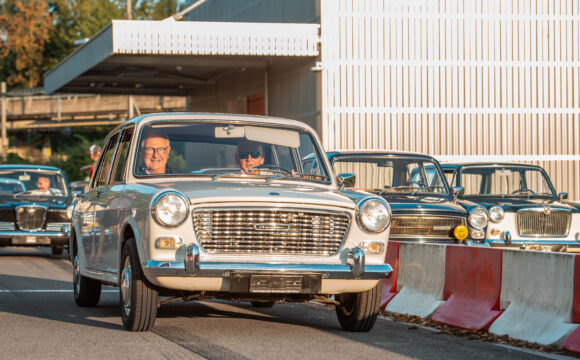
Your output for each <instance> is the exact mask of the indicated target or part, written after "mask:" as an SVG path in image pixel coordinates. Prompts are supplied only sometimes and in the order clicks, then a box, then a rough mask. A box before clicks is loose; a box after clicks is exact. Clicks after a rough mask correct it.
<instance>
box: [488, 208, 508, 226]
mask: <svg viewBox="0 0 580 360" xmlns="http://www.w3.org/2000/svg"><path fill="white" fill-rule="evenodd" d="M504 215H505V213H504V211H503V208H502V207H501V206H494V207H492V208H491V209H489V220H491V222H494V223H499V222H501V221H502V220H503V217H504Z"/></svg>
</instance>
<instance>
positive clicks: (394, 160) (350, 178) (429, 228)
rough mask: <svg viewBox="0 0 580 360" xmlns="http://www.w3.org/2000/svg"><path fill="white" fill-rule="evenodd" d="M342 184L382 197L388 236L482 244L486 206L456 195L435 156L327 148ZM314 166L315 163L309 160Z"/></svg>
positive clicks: (416, 240) (410, 239) (447, 242)
mask: <svg viewBox="0 0 580 360" xmlns="http://www.w3.org/2000/svg"><path fill="white" fill-rule="evenodd" d="M327 156H328V159H329V160H330V163H331V164H332V168H333V170H334V171H335V173H337V174H338V177H339V181H340V182H342V184H343V188H351V189H356V190H362V191H367V192H370V193H373V194H376V195H380V196H382V197H383V198H384V199H385V200H387V202H388V203H389V205H390V206H391V210H392V212H393V216H392V220H391V233H390V239H391V240H396V241H405V242H417V243H443V244H453V243H462V244H468V245H478V244H483V243H484V241H485V231H486V227H487V223H488V213H487V210H485V208H484V207H482V206H481V205H477V204H475V203H473V202H470V201H465V200H458V199H457V195H458V191H459V189H457V190H453V189H451V188H450V186H449V184H448V183H447V180H446V179H445V176H444V174H443V171H442V169H441V166H440V165H439V162H438V161H437V160H435V159H434V158H433V157H431V156H428V155H423V154H417V153H408V152H396V151H378V150H372V151H362V150H356V151H332V152H328V153H327ZM311 166H315V164H311Z"/></svg>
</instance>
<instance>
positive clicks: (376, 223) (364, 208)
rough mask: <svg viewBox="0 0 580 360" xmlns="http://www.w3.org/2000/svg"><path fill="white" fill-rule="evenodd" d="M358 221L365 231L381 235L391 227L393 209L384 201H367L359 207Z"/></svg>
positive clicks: (362, 202)
mask: <svg viewBox="0 0 580 360" xmlns="http://www.w3.org/2000/svg"><path fill="white" fill-rule="evenodd" d="M357 220H358V223H359V225H360V226H361V228H362V229H363V230H365V231H368V232H372V233H379V232H381V231H384V230H385V229H386V228H387V226H389V223H390V222H391V209H390V207H389V205H388V204H387V203H386V202H385V201H383V200H382V199H366V200H363V201H361V202H360V203H359V205H358V211H357Z"/></svg>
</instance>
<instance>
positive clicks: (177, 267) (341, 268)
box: [143, 260, 393, 279]
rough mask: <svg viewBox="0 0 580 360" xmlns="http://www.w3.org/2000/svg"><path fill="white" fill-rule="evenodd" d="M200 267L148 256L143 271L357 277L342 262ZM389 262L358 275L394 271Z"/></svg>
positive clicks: (370, 276) (207, 264) (367, 276)
mask: <svg viewBox="0 0 580 360" xmlns="http://www.w3.org/2000/svg"><path fill="white" fill-rule="evenodd" d="M197 267H198V269H199V270H198V271H197V272H195V273H194V274H192V275H189V274H188V273H187V271H186V269H185V262H184V261H156V260H149V261H147V262H146V263H145V265H143V271H144V272H145V273H146V274H147V275H148V276H184V277H185V276H195V277H229V275H230V273H231V272H232V271H247V272H252V273H271V272H291V273H293V272H298V273H300V272H308V273H321V274H322V278H323V279H355V277H354V276H353V274H352V270H351V267H350V266H349V265H342V264H336V265H335V264H331V265H325V264H261V263H221V262H220V263H218V262H200V263H198V264H197ZM392 271H393V269H392V267H391V266H390V265H389V264H383V265H366V266H365V267H364V273H363V274H362V275H361V277H360V278H359V279H383V278H385V277H387V276H388V275H389V274H390V273H392Z"/></svg>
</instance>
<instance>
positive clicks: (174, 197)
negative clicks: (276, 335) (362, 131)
mask: <svg viewBox="0 0 580 360" xmlns="http://www.w3.org/2000/svg"><path fill="white" fill-rule="evenodd" d="M313 156H314V157H315V158H316V159H317V161H316V165H315V166H312V161H310V163H309V166H308V167H307V168H306V167H305V166H303V161H305V160H304V159H312V157H313ZM337 181H338V180H337V179H335V177H334V176H333V174H332V170H331V169H330V166H329V163H328V160H327V158H326V156H325V155H324V152H323V151H322V149H321V147H320V145H319V140H318V138H317V136H316V134H315V133H314V131H313V130H312V129H311V128H309V127H308V126H306V125H304V124H303V123H300V122H297V121H291V120H285V119H279V118H269V117H258V116H245V115H225V114H152V115H145V116H141V117H138V118H135V119H133V120H130V121H128V122H126V123H124V124H122V125H120V126H119V127H117V128H116V129H115V130H113V131H112V132H111V133H110V134H109V135H108V136H107V138H106V140H105V146H104V148H103V152H102V155H101V157H100V159H99V161H98V164H97V167H96V169H95V175H93V178H92V179H91V182H90V184H89V186H88V189H87V192H86V193H85V194H77V195H76V200H75V201H76V202H75V208H74V211H73V214H72V226H71V243H70V249H71V250H70V254H71V261H72V262H73V267H74V298H75V301H76V303H77V304H78V305H80V306H96V305H97V304H98V302H99V298H100V293H101V285H102V284H106V285H113V286H118V287H119V288H120V291H119V293H120V301H121V310H122V311H121V313H122V320H123V325H124V326H125V327H126V328H127V329H129V330H131V331H145V330H149V329H150V328H152V326H153V325H154V322H155V318H156V315H157V308H158V306H160V305H162V304H164V303H167V302H170V301H175V300H176V299H183V300H205V299H215V298H218V299H227V300H236V301H249V302H251V303H252V304H253V305H254V306H272V305H274V304H275V303H276V302H282V301H310V300H314V301H319V302H324V303H329V304H334V305H336V312H337V316H338V320H339V322H340V324H341V326H342V327H343V328H344V329H346V330H350V331H368V330H370V329H371V328H372V327H373V325H374V323H375V320H376V317H377V314H378V311H379V300H380V297H381V279H383V278H384V277H386V276H388V275H389V274H390V273H391V267H390V266H389V265H388V264H385V262H384V260H385V252H386V249H387V240H388V234H389V225H390V219H391V210H390V208H389V205H388V204H387V202H386V201H385V200H383V199H382V198H381V197H377V196H375V195H371V194H368V193H363V192H356V191H349V190H340V189H339V185H338V184H337Z"/></svg>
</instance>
